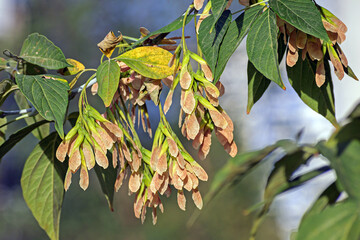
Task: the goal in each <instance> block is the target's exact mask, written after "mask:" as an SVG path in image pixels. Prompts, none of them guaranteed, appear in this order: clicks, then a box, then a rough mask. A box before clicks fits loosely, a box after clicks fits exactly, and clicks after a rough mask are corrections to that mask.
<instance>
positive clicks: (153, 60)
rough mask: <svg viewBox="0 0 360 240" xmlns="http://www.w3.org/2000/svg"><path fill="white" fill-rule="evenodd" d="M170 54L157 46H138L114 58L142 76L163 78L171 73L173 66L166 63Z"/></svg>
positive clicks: (170, 56)
mask: <svg viewBox="0 0 360 240" xmlns="http://www.w3.org/2000/svg"><path fill="white" fill-rule="evenodd" d="M171 58H172V54H171V53H170V52H169V51H166V50H164V49H162V48H159V47H138V48H135V49H133V50H130V51H127V52H125V53H123V54H121V55H120V56H119V57H117V58H116V59H117V60H119V61H123V62H124V63H126V65H128V66H129V67H130V68H131V69H133V70H135V71H136V72H137V73H139V74H141V75H142V76H144V77H148V78H152V79H163V78H166V77H168V76H170V75H172V74H173V72H174V67H175V66H172V67H169V66H168V64H169V62H170V59H171Z"/></svg>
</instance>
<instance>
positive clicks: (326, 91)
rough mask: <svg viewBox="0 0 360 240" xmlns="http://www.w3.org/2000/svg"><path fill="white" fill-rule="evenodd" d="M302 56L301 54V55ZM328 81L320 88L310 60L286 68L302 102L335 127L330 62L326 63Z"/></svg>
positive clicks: (300, 61) (300, 60)
mask: <svg viewBox="0 0 360 240" xmlns="http://www.w3.org/2000/svg"><path fill="white" fill-rule="evenodd" d="M300 56H301V54H300ZM324 63H325V72H326V81H325V83H324V84H323V85H322V86H321V87H320V88H319V87H318V86H317V85H316V82H315V70H314V68H313V66H312V65H311V63H310V62H309V60H308V59H307V58H306V59H305V61H303V60H302V59H301V58H299V59H298V61H297V63H296V64H295V66H293V67H289V66H286V70H287V74H288V77H289V82H290V84H291V85H292V87H293V88H294V89H295V91H296V93H297V94H298V95H299V97H300V98H301V100H302V101H303V102H304V103H305V104H306V105H308V106H309V107H310V108H311V109H313V110H314V111H315V112H317V113H319V114H321V115H323V116H324V117H325V118H326V119H327V120H329V121H330V122H331V123H332V124H333V125H334V126H338V123H337V121H336V118H335V103H334V92H333V84H332V80H331V73H330V67H329V63H328V61H325V62H324Z"/></svg>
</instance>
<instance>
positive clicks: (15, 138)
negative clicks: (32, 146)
mask: <svg viewBox="0 0 360 240" xmlns="http://www.w3.org/2000/svg"><path fill="white" fill-rule="evenodd" d="M47 122H48V121H46V120H44V121H41V122H36V123H34V124H32V125H30V126H27V127H24V128H22V129H20V130H18V131H17V132H15V133H13V134H12V135H11V136H10V137H9V138H8V140H6V141H5V142H4V143H3V144H1V146H0V161H1V159H2V158H3V157H4V155H5V154H6V153H7V152H9V151H10V150H11V149H12V148H13V147H14V146H15V145H16V144H17V143H18V142H20V141H21V140H22V139H23V138H24V137H26V135H28V134H29V133H31V132H32V131H33V130H34V129H35V128H37V127H39V126H41V125H43V124H45V123H47Z"/></svg>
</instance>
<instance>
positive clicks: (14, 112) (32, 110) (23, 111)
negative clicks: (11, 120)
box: [0, 107, 36, 118]
mask: <svg viewBox="0 0 360 240" xmlns="http://www.w3.org/2000/svg"><path fill="white" fill-rule="evenodd" d="M35 112H36V109H35V108H34V107H31V108H28V109H20V110H10V111H0V118H4V117H6V116H9V115H23V114H27V113H31V114H33V113H35ZM31 114H29V116H31Z"/></svg>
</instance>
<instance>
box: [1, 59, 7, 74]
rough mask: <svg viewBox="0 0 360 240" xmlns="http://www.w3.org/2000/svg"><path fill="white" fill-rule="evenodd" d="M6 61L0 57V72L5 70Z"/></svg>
mask: <svg viewBox="0 0 360 240" xmlns="http://www.w3.org/2000/svg"><path fill="white" fill-rule="evenodd" d="M7 62H8V61H7V60H6V59H5V58H2V57H0V71H2V70H4V69H5V68H6V64H7Z"/></svg>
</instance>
